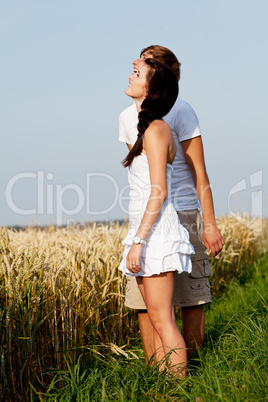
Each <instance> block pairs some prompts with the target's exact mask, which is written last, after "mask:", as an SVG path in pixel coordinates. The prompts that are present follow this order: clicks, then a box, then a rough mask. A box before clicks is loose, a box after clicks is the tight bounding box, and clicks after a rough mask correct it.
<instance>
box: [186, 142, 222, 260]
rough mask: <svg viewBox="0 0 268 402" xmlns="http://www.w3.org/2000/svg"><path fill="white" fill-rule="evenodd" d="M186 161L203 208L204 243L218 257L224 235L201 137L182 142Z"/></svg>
mask: <svg viewBox="0 0 268 402" xmlns="http://www.w3.org/2000/svg"><path fill="white" fill-rule="evenodd" d="M181 145H182V148H183V151H184V154H185V158H186V161H187V163H188V165H189V168H190V170H191V173H192V176H193V180H194V184H195V188H196V192H197V196H198V199H199V202H200V205H201V208H202V214H203V221H204V232H203V242H204V245H205V247H206V249H207V250H208V251H210V250H211V252H212V255H213V257H215V255H217V254H218V253H219V252H220V251H221V250H222V247H223V245H224V241H223V238H222V235H221V233H220V231H219V229H218V228H217V225H216V219H215V213H214V206H213V199H212V192H211V188H210V184H209V178H208V175H207V171H206V166H205V159H204V151H203V144H202V139H201V136H199V137H195V138H192V139H190V140H186V141H182V142H181Z"/></svg>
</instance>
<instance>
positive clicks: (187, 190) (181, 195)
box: [119, 46, 224, 361]
mask: <svg viewBox="0 0 268 402" xmlns="http://www.w3.org/2000/svg"><path fill="white" fill-rule="evenodd" d="M149 57H150V58H155V59H156V60H158V61H159V62H160V63H162V64H165V65H167V66H169V67H170V68H171V69H172V70H173V72H174V74H175V75H176V77H177V79H178V81H179V80H180V63H179V62H178V60H177V58H176V56H175V55H174V54H173V53H172V52H171V51H170V50H169V49H167V48H165V47H163V46H149V47H147V48H146V49H144V50H142V52H141V55H140V58H139V59H137V60H135V61H133V63H132V64H133V66H134V70H138V69H139V65H141V64H142V63H143V60H144V59H146V58H149ZM164 120H165V121H166V122H167V123H168V124H169V126H170V128H171V130H172V133H173V136H174V138H175V141H176V145H177V154H176V158H175V160H174V162H173V178H172V197H173V200H174V204H175V208H176V210H177V212H178V215H179V219H180V222H181V223H182V225H183V226H184V227H185V228H186V229H187V230H188V232H189V236H190V242H191V243H192V245H193V246H194V248H195V254H194V255H193V256H192V273H191V274H190V275H189V274H187V273H182V274H175V284H174V305H175V306H179V307H181V309H182V320H183V336H184V339H185V342H186V345H187V348H188V354H189V355H191V354H192V352H193V351H194V350H196V348H197V347H201V346H202V344H203V340H204V332H205V316H204V304H206V303H210V302H211V296H210V284H209V279H208V278H209V276H210V275H211V269H210V264H209V261H208V256H207V253H206V252H205V248H206V249H207V250H208V251H210V250H211V253H212V255H213V257H214V256H215V255H217V254H218V253H219V252H220V251H221V249H222V247H223V244H224V241H223V238H222V236H221V234H220V232H219V230H218V228H217V225H216V220H215V214H214V207H213V199H212V193H211V189H210V185H209V179H208V175H207V172H206V167H205V161H204V152H203V145H202V139H201V133H200V129H199V123H198V119H197V116H196V114H195V112H194V110H193V109H192V107H191V106H190V105H189V104H187V103H186V102H184V101H183V100H181V99H180V98H178V99H177V101H176V103H175V104H174V106H173V108H172V109H171V111H170V112H169V113H168V114H167V115H166V116H165V117H164ZM137 123H138V113H137V109H136V106H135V104H133V105H131V106H129V107H128V108H126V109H125V110H124V111H123V112H122V113H121V114H120V116H119V140H120V141H122V142H125V143H126V144H127V146H128V148H129V149H131V147H132V146H133V144H134V143H135V142H136V139H137V134H138V132H137ZM200 205H201V209H202V216H203V233H202V220H201V215H200ZM202 240H203V243H202ZM203 244H204V245H203ZM204 246H205V247H204ZM125 305H126V306H127V307H129V308H132V309H136V310H138V319H139V326H140V332H141V338H142V344H143V350H144V355H145V359H146V361H148V359H150V357H151V356H152V354H153V353H154V352H155V350H154V336H156V334H155V333H154V329H153V327H152V324H151V321H150V318H149V316H148V314H147V311H146V306H145V304H144V302H143V299H142V297H141V294H140V292H139V289H138V286H137V284H136V278H135V277H128V282H127V288H126V301H125Z"/></svg>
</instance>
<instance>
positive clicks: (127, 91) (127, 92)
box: [125, 87, 132, 97]
mask: <svg viewBox="0 0 268 402" xmlns="http://www.w3.org/2000/svg"><path fill="white" fill-rule="evenodd" d="M125 94H126V95H127V96H131V97H132V95H131V89H130V87H128V88H127V89H126V90H125Z"/></svg>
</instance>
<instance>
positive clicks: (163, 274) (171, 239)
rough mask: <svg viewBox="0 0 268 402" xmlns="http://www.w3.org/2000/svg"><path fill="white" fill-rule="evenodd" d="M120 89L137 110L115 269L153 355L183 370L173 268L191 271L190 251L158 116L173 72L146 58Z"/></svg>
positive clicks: (168, 136)
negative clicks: (135, 297) (134, 287)
mask: <svg viewBox="0 0 268 402" xmlns="http://www.w3.org/2000/svg"><path fill="white" fill-rule="evenodd" d="M125 93H126V94H127V95H128V96H130V97H132V98H133V99H134V101H135V103H136V107H137V110H138V112H139V122H138V126H137V127H138V133H139V134H138V138H137V141H136V143H135V144H134V146H133V148H132V149H131V150H130V152H129V154H128V155H127V157H126V158H125V159H124V161H123V165H124V166H125V167H128V168H129V184H130V203H129V215H130V216H129V221H130V230H129V233H128V235H127V237H126V238H125V239H124V241H123V244H124V245H125V250H124V255H123V259H122V261H121V264H120V267H119V269H120V270H121V271H123V272H124V273H125V274H126V275H135V276H136V278H137V283H138V286H139V289H140V291H141V294H142V297H143V299H144V301H145V304H146V307H147V311H148V314H149V317H150V319H151V321H152V324H153V327H154V348H155V358H156V360H157V361H158V362H161V361H163V359H164V358H165V357H166V356H167V355H169V363H171V367H172V371H174V372H176V374H177V375H185V374H186V364H187V355H186V347H185V342H184V340H183V338H182V335H181V334H180V332H179V330H178V328H177V325H176V322H175V318H174V311H173V282H174V271H175V270H177V271H178V272H183V271H186V272H188V273H189V272H191V259H190V254H192V253H193V252H194V250H193V247H192V246H191V244H190V243H189V236H188V233H187V231H186V230H185V229H184V228H183V226H181V225H180V224H179V221H178V216H177V213H176V211H175V209H174V207H173V204H172V202H171V193H170V184H171V173H172V162H173V160H174V158H175V154H176V144H175V141H174V139H173V136H172V132H171V130H170V128H169V126H168V124H167V123H165V122H164V121H163V120H162V119H161V118H162V117H163V116H165V115H166V114H167V113H168V112H169V110H170V109H171V108H172V106H173V104H174V102H175V100H176V98H177V96H178V83H177V79H176V77H175V75H174V73H173V72H172V71H171V70H170V69H169V68H168V67H166V66H163V65H162V64H160V63H159V62H157V61H156V60H153V59H146V60H144V63H143V64H142V65H141V66H140V67H139V71H134V73H133V74H132V75H131V76H130V77H129V87H128V88H127V89H126V91H125Z"/></svg>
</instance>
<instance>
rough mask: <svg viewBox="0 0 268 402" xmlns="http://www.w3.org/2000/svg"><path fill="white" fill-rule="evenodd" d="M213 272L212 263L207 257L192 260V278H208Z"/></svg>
mask: <svg viewBox="0 0 268 402" xmlns="http://www.w3.org/2000/svg"><path fill="white" fill-rule="evenodd" d="M211 273H212V272H211V268H210V263H209V261H208V260H207V259H205V260H199V261H193V262H192V272H191V273H190V277H191V278H208V277H209V276H210V275H211Z"/></svg>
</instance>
